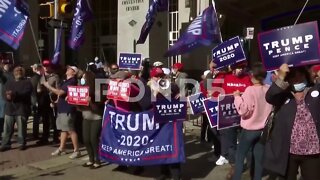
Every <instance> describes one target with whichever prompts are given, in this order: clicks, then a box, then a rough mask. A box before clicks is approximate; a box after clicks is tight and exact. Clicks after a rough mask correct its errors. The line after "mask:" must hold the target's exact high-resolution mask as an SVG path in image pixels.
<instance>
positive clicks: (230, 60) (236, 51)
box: [212, 36, 246, 69]
mask: <svg viewBox="0 0 320 180" xmlns="http://www.w3.org/2000/svg"><path fill="white" fill-rule="evenodd" d="M212 59H213V61H214V63H216V64H217V68H216V69H221V68H224V67H227V66H229V65H233V64H237V63H240V62H242V61H246V55H245V54H244V51H243V48H242V44H241V42H240V38H239V36H237V37H234V38H231V39H229V40H227V41H225V42H223V43H221V44H220V45H218V46H217V47H215V48H214V49H212Z"/></svg>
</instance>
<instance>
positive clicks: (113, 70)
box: [110, 69, 118, 74]
mask: <svg viewBox="0 0 320 180" xmlns="http://www.w3.org/2000/svg"><path fill="white" fill-rule="evenodd" d="M117 72H118V69H111V70H110V73H111V74H115V73H117Z"/></svg>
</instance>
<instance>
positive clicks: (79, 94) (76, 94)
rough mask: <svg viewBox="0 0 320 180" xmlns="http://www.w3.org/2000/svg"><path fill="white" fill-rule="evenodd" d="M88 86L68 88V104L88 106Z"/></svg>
mask: <svg viewBox="0 0 320 180" xmlns="http://www.w3.org/2000/svg"><path fill="white" fill-rule="evenodd" d="M88 97H89V87H88V86H68V104H74V105H80V106H88V105H89V101H88V99H87V98H88Z"/></svg>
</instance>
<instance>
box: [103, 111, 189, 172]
mask: <svg viewBox="0 0 320 180" xmlns="http://www.w3.org/2000/svg"><path fill="white" fill-rule="evenodd" d="M99 152H100V158H101V159H103V160H105V161H107V162H111V163H116V164H120V165H127V166H146V165H157V164H172V163H180V162H184V161H185V154H184V141H183V133H182V122H171V123H164V124H159V123H155V121H154V119H153V111H152V110H150V111H144V112H140V113H134V112H124V111H121V110H119V109H116V108H114V107H111V106H108V107H107V108H106V109H105V112H104V123H103V128H102V133H101V141H100V145H99Z"/></svg>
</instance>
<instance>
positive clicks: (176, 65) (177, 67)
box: [172, 63, 183, 71]
mask: <svg viewBox="0 0 320 180" xmlns="http://www.w3.org/2000/svg"><path fill="white" fill-rule="evenodd" d="M172 68H173V69H178V71H179V70H182V69H183V64H182V63H175V64H174V65H173V66H172Z"/></svg>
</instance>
